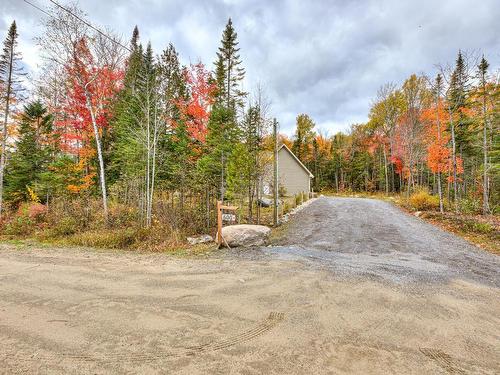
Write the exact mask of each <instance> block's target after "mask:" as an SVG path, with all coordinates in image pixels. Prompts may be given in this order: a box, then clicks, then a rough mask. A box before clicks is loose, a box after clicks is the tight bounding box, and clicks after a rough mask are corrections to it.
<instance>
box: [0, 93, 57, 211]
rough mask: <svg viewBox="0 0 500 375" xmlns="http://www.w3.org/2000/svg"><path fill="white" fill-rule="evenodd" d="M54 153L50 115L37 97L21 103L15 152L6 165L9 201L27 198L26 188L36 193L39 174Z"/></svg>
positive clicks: (40, 187) (41, 187) (39, 189)
mask: <svg viewBox="0 0 500 375" xmlns="http://www.w3.org/2000/svg"><path fill="white" fill-rule="evenodd" d="M53 155H54V137H53V132H52V116H51V115H50V114H48V113H47V109H46V108H45V107H44V106H43V105H42V103H41V102H40V101H36V102H31V103H29V104H28V105H26V106H25V107H24V113H23V115H22V119H21V124H20V127H19V138H18V140H17V142H16V152H15V153H14V154H13V155H12V159H11V160H10V163H9V165H8V166H7V168H6V176H5V182H6V188H5V192H6V195H7V197H8V199H9V200H10V201H14V202H18V201H21V200H27V199H29V194H28V190H27V188H28V187H30V189H33V190H34V191H37V192H38V193H40V192H43V191H42V190H43V189H44V187H43V186H38V185H39V182H40V176H41V174H42V173H43V172H44V171H45V170H46V169H47V166H48V165H49V163H50V162H51V160H52V158H53Z"/></svg>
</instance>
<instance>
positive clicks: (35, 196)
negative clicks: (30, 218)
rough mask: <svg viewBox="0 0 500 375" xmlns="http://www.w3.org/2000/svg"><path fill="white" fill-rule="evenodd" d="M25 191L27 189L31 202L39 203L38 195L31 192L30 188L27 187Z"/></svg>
mask: <svg viewBox="0 0 500 375" xmlns="http://www.w3.org/2000/svg"><path fill="white" fill-rule="evenodd" d="M26 189H28V194H29V196H30V201H31V202H35V203H40V198H39V197H38V195H37V194H36V193H35V192H34V191H33V189H32V188H30V187H29V186H26Z"/></svg>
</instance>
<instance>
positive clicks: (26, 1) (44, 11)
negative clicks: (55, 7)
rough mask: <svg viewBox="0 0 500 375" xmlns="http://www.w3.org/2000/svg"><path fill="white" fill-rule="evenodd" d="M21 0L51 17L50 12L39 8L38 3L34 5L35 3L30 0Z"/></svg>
mask: <svg viewBox="0 0 500 375" xmlns="http://www.w3.org/2000/svg"><path fill="white" fill-rule="evenodd" d="M23 1H24V2H25V3H26V4H29V5H31V6H32V7H33V8H35V9H38V10H39V11H40V12H42V13H45V14H46V15H47V16H49V17H53V16H52V14H50V13H49V12H47V11H46V10H45V9H42V8H40V7H39V6H38V5H35V4H33V3H31V2H29V1H28V0H23Z"/></svg>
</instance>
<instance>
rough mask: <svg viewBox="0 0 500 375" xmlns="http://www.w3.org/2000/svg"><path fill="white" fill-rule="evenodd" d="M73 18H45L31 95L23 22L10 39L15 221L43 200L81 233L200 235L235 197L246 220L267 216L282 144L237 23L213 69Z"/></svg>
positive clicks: (3, 169) (6, 83) (59, 14)
mask: <svg viewBox="0 0 500 375" xmlns="http://www.w3.org/2000/svg"><path fill="white" fill-rule="evenodd" d="M70 11H71V12H72V13H73V14H70V13H68V12H66V11H65V10H63V9H60V8H58V7H55V8H53V9H51V12H50V13H51V14H52V17H49V18H47V19H46V20H45V23H44V31H43V34H42V36H40V37H39V38H38V39H37V42H38V45H39V47H40V52H41V56H40V64H41V65H42V70H41V71H42V73H41V74H40V75H39V78H38V79H36V80H33V82H32V84H33V86H34V88H33V89H32V90H31V91H30V92H27V91H24V92H23V90H22V88H21V83H22V77H21V74H22V72H21V71H20V68H21V60H20V56H19V55H18V53H17V36H18V31H17V28H16V24H15V22H14V23H13V24H12V26H11V27H10V30H9V33H8V37H7V39H6V40H5V43H4V45H5V48H4V54H3V55H2V60H1V62H0V64H1V65H0V66H1V75H0V77H1V81H0V82H1V86H0V88H1V89H2V104H4V105H3V109H4V115H5V116H4V119H5V120H4V121H3V131H4V133H3V137H2V142H3V144H2V154H1V155H2V159H1V163H0V181H2V182H4V184H3V185H0V197H2V198H3V199H4V201H6V202H7V204H8V209H7V216H8V215H9V213H14V215H19V214H18V213H19V210H22V209H25V211H26V210H28V211H29V210H33V208H32V207H34V206H36V204H38V207H39V208H38V211H40V212H42V211H44V210H46V211H48V212H49V215H50V212H52V213H53V212H56V213H57V214H56V215H57V216H58V217H57V218H54V221H60V220H59V219H61V217H63V218H67V220H68V221H71V222H72V223H73V224H75V225H74V226H76V227H81V226H83V227H89V228H90V227H92V225H94V224H93V222H102V223H106V224H103V226H104V225H107V226H108V227H109V226H111V227H113V226H120V225H125V226H127V225H135V224H137V223H139V224H140V226H142V227H145V228H149V227H152V226H155V225H158V226H168V228H181V229H185V230H186V231H187V232H198V231H202V230H206V229H210V228H211V227H213V225H214V223H215V221H214V215H215V212H214V211H215V202H216V200H217V199H221V200H224V199H231V200H233V201H237V202H239V203H241V206H244V207H246V208H245V218H246V220H247V221H249V222H256V221H260V209H259V207H257V205H256V200H257V199H258V197H259V189H258V186H259V179H260V176H261V174H262V170H263V168H264V161H263V159H262V155H263V151H264V149H265V148H266V145H267V144H269V145H271V144H272V142H266V138H269V134H268V133H269V124H270V119H269V113H268V103H267V100H266V98H265V95H264V93H263V90H262V89H261V88H260V86H257V88H256V90H255V92H254V93H253V94H250V93H248V92H245V91H243V89H242V82H243V80H244V78H245V69H244V68H243V65H242V61H241V57H240V55H239V46H238V40H237V33H236V31H235V29H234V27H233V24H232V21H231V19H229V21H228V22H227V25H226V27H225V29H224V30H223V33H222V39H221V44H220V47H219V49H218V51H216V53H214V55H215V56H216V58H215V62H214V64H213V68H209V67H207V66H205V65H204V64H203V63H202V62H197V63H195V64H189V65H182V64H181V62H180V59H179V55H178V53H177V51H176V49H175V47H174V46H173V44H171V43H170V44H168V45H167V47H166V49H165V50H163V51H162V52H161V53H159V54H156V53H155V52H154V51H153V49H152V47H151V44H150V43H147V44H143V42H142V41H141V38H140V32H139V30H138V28H137V27H136V28H135V29H134V30H133V34H132V38H131V40H130V42H129V43H128V44H123V43H122V42H121V41H120V40H119V38H118V37H116V36H115V35H113V34H112V33H111V32H107V33H102V32H96V31H95V30H94V29H92V28H90V27H88V26H87V25H86V24H83V23H82V22H81V21H80V20H79V19H78V18H76V17H74V15H77V16H78V17H79V18H85V14H84V13H83V12H82V11H81V10H79V9H78V8H77V7H76V6H73V7H71V8H70ZM26 94H27V95H26ZM21 96H23V98H22V99H21ZM98 197H99V200H100V204H99V205H97V203H96V199H97V198H98ZM0 202H1V201H0ZM26 202H28V203H26ZM27 206H29V207H30V208H26V207H27ZM42 206H44V207H45V208H42ZM1 211H2V206H1V205H0V212H1ZM3 211H4V212H3V213H4V217H5V207H4V208H3ZM16 212H18V213H17V214H16ZM26 215H29V213H26ZM81 216H85V218H84V219H82V221H79V222H78V223H75V222H74V220H73V218H74V217H81ZM6 220H7V219H6ZM7 221H8V220H7ZM124 221H126V222H124ZM82 223H83V224H82ZM76 230H78V229H76ZM63 231H64V230H63ZM71 231H73V229H71V230H70V232H71Z"/></svg>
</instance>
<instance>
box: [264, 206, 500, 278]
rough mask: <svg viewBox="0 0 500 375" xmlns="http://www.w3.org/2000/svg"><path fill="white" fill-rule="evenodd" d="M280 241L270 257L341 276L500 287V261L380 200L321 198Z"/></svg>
mask: <svg viewBox="0 0 500 375" xmlns="http://www.w3.org/2000/svg"><path fill="white" fill-rule="evenodd" d="M275 242H276V243H275V244H276V245H278V246H277V247H273V248H271V249H268V250H267V251H266V253H269V254H274V255H277V256H281V257H291V258H295V259H301V258H303V259H305V260H308V261H310V262H311V263H312V264H316V265H319V266H323V267H329V268H331V269H332V270H333V271H334V272H336V273H337V274H347V275H352V274H359V275H362V276H366V277H370V278H374V279H390V280H391V281H395V282H398V281H420V282H448V281H449V280H451V279H453V278H456V277H460V278H463V279H467V280H474V281H477V282H480V283H484V284H486V285H493V286H496V287H497V288H498V287H500V257H498V256H497V255H494V254H490V253H488V252H486V251H484V250H482V249H480V248H478V247H476V246H474V245H472V244H470V243H469V242H467V241H465V240H463V239H461V238H459V237H457V236H456V235H454V234H452V233H449V232H446V231H444V230H442V229H440V228H438V227H436V226H434V225H432V224H429V223H427V222H425V221H423V220H421V219H419V218H417V217H415V216H412V215H409V214H407V213H405V212H403V211H401V210H400V209H399V208H397V207H395V206H393V205H392V204H390V203H388V202H383V201H380V200H375V199H360V198H327V197H321V198H320V199H318V200H317V201H316V202H314V203H313V204H312V205H311V207H309V208H307V209H306V210H304V211H302V212H300V213H299V214H297V217H296V218H295V219H294V220H293V222H291V223H290V224H289V227H288V228H287V230H286V234H285V235H284V236H283V237H282V238H280V239H278V240H277V241H275Z"/></svg>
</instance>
